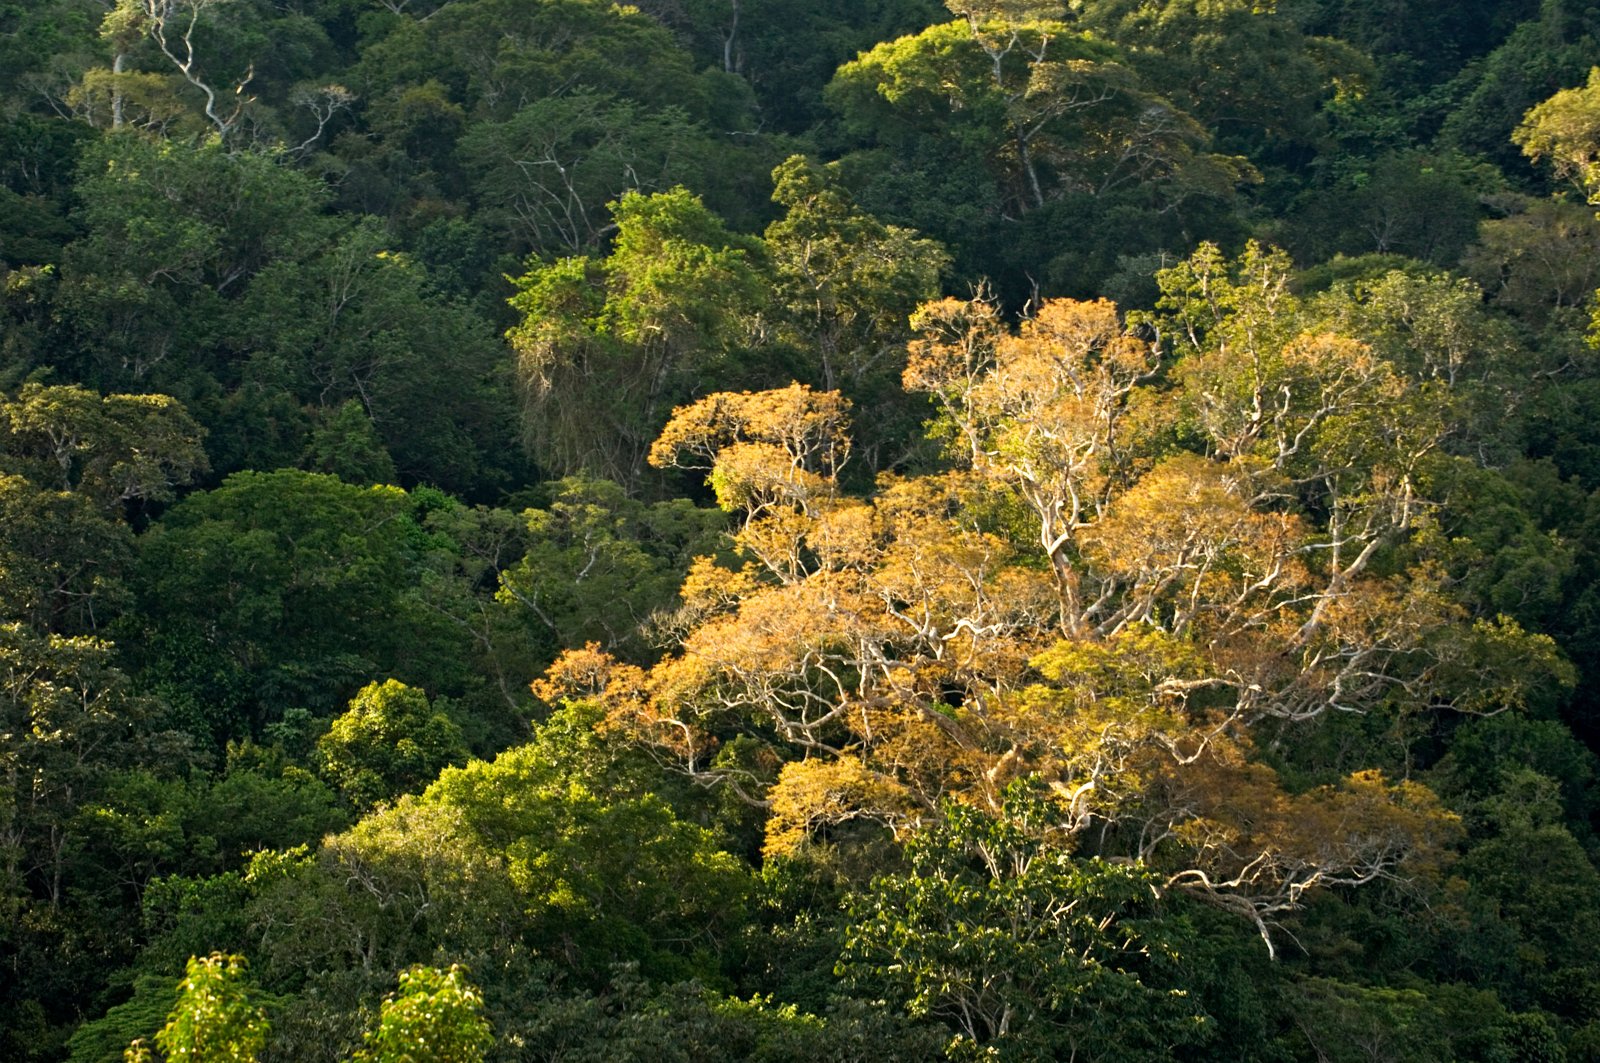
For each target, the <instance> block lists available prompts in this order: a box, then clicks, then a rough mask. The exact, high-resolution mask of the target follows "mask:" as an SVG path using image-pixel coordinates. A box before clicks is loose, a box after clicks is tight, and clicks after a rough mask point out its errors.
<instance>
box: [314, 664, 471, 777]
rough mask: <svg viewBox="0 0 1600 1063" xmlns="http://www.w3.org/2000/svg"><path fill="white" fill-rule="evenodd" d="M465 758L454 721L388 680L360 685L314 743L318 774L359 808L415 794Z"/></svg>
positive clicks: (420, 694) (419, 694) (417, 692)
mask: <svg viewBox="0 0 1600 1063" xmlns="http://www.w3.org/2000/svg"><path fill="white" fill-rule="evenodd" d="M466 756H467V747H466V745H465V744H464V743H463V742H462V740H461V728H460V727H458V726H457V725H456V723H455V721H454V720H452V719H450V717H449V716H448V715H447V714H445V713H444V712H442V711H440V710H438V709H436V708H435V707H433V706H431V705H429V704H428V698H427V695H426V694H424V693H423V692H422V691H420V690H416V689H413V688H412V687H408V686H406V685H405V684H404V683H399V682H396V681H395V680H393V679H389V680H385V681H384V682H383V683H381V684H380V683H369V684H368V685H367V686H365V687H363V688H362V689H361V691H360V692H359V693H357V694H356V696H355V697H354V698H353V699H351V702H350V710H349V711H348V712H346V713H345V714H344V715H342V716H337V717H335V718H334V721H333V725H332V727H331V728H330V729H329V730H328V733H327V734H325V735H323V736H322V737H321V738H319V739H318V740H317V757H318V759H319V760H320V762H321V768H322V773H323V775H324V776H326V777H327V778H329V779H331V780H332V781H333V784H334V785H335V786H336V787H338V789H339V790H340V792H342V793H343V794H344V795H345V797H346V798H347V799H349V800H350V801H351V802H352V803H354V804H355V805H356V806H357V807H359V808H370V807H371V806H372V805H375V804H377V803H378V802H380V801H388V800H390V799H392V798H394V797H397V796H399V795H400V794H402V793H410V792H414V791H417V790H420V789H422V787H424V786H426V785H427V784H428V783H430V782H432V781H433V780H434V779H435V778H436V777H437V776H438V774H439V772H440V770H441V769H443V768H445V767H448V766H449V765H451V764H459V763H461V762H463V761H465V760H466Z"/></svg>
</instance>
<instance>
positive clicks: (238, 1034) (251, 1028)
mask: <svg viewBox="0 0 1600 1063" xmlns="http://www.w3.org/2000/svg"><path fill="white" fill-rule="evenodd" d="M246 968H247V964H246V963H245V960H244V957H242V956H225V955H223V954H222V953H219V952H214V953H212V954H211V955H210V956H207V957H206V958H205V959H200V958H199V957H194V956H191V957H190V958H189V965H188V974H187V975H186V976H185V978H184V980H183V981H182V982H181V983H180V984H179V986H178V1003H177V1004H176V1005H174V1006H173V1009H172V1014H171V1015H170V1016H168V1018H167V1025H166V1026H164V1027H163V1028H162V1030H161V1032H160V1033H158V1034H156V1044H157V1045H159V1046H160V1047H161V1051H162V1052H163V1053H164V1056H165V1059H166V1060H167V1063H255V1059H256V1054H257V1053H258V1052H260V1051H261V1049H262V1048H263V1047H264V1046H265V1045H266V1043H267V1032H268V1029H269V1027H268V1023H267V1016H266V1012H265V1011H264V1010H263V1009H262V1008H261V1006H260V1005H259V1004H257V1003H256V1002H255V1001H254V1000H253V999H252V998H251V992H250V990H249V989H248V988H247V987H246V985H245V984H244V975H245V971H246ZM125 1058H126V1059H127V1060H128V1063H155V1058H156V1057H155V1056H154V1055H152V1054H151V1052H150V1048H149V1046H148V1045H146V1044H144V1043H143V1041H142V1040H140V1041H135V1042H134V1043H133V1045H131V1046H130V1047H129V1048H128V1051H127V1054H126V1057H125Z"/></svg>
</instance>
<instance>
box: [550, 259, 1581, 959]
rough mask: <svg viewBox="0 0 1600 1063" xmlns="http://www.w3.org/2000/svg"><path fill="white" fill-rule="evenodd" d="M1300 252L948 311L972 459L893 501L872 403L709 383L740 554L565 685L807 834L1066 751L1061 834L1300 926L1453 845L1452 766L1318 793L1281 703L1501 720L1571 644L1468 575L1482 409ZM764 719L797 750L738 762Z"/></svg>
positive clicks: (673, 446) (936, 389) (585, 657)
mask: <svg viewBox="0 0 1600 1063" xmlns="http://www.w3.org/2000/svg"><path fill="white" fill-rule="evenodd" d="M1286 268H1287V267H1286V263H1284V262H1283V261H1282V260H1281V259H1280V258H1277V257H1275V256H1273V255H1272V254H1271V253H1270V252H1266V251H1262V250H1261V249H1258V248H1252V250H1251V252H1249V253H1248V254H1247V256H1246V258H1245V259H1244V260H1241V262H1240V263H1238V264H1236V265H1229V264H1227V263H1224V262H1223V261H1222V259H1221V258H1220V256H1217V255H1215V254H1214V253H1213V252H1211V251H1209V250H1207V251H1203V252H1201V254H1200V255H1198V256H1196V258H1195V259H1194V260H1191V262H1189V263H1186V264H1185V265H1184V266H1182V267H1180V268H1178V269H1177V270H1174V271H1170V272H1169V274H1168V275H1166V276H1165V277H1164V282H1165V283H1166V286H1167V288H1168V292H1169V296H1168V299H1167V300H1166V301H1165V302H1164V304H1163V305H1164V308H1165V309H1166V310H1167V311H1169V312H1168V313H1167V314H1165V315H1164V316H1162V317H1159V318H1157V317H1152V318H1150V319H1149V320H1147V321H1144V322H1142V323H1141V324H1140V327H1139V329H1138V330H1137V331H1132V330H1130V329H1128V328H1127V327H1126V326H1125V324H1124V322H1123V321H1122V319H1121V318H1120V316H1119V314H1118V312H1117V310H1116V308H1115V307H1114V306H1112V305H1111V304H1110V303H1107V302H1104V301H1098V302H1074V301H1070V300H1052V301H1047V302H1045V303H1044V304H1042V305H1041V306H1039V307H1038V308H1037V310H1036V312H1035V313H1033V314H1032V315H1031V316H1029V317H1027V318H1026V319H1024V320H1023V321H1022V322H1021V323H1020V324H1019V325H1018V326H1016V327H1014V328H1013V327H1009V326H1008V325H1007V323H1006V322H1005V321H1004V319H1003V317H1002V315H1001V313H1000V311H999V309H998V308H997V307H996V306H995V305H993V304H992V303H991V302H989V301H987V300H985V299H983V298H981V297H980V298H976V299H973V300H968V301H959V300H953V299H946V300H943V301H938V302H933V303H929V304H926V305H924V306H923V307H922V308H921V309H920V311H919V312H918V314H917V316H916V318H915V319H914V325H915V327H916V328H917V330H918V338H917V339H916V340H915V341H914V342H913V343H912V344H911V346H910V350H909V359H908V367H907V369H906V373H905V383H906V386H907V387H908V389H911V390H914V391H920V392H925V393H927V394H929V395H931V396H932V398H933V401H934V404H935V406H936V408H937V410H938V411H939V412H938V417H937V419H936V421H935V423H934V425H933V429H934V431H935V433H936V434H937V435H939V436H940V437H942V438H943V439H944V440H945V441H946V443H947V445H948V452H949V454H950V455H951V457H952V459H953V460H952V467H951V468H950V469H949V470H947V471H945V472H942V473H938V474H933V475H924V476H917V477H896V476H890V475H885V476H882V477H880V478H879V479H878V481H877V484H876V486H875V488H874V489H873V490H872V491H870V492H868V493H867V494H866V495H865V496H864V497H858V496H855V495H852V494H849V493H846V492H845V491H844V490H843V489H842V487H841V485H840V480H839V472H840V469H841V468H842V467H843V465H844V464H845V461H846V459H847V458H848V455H849V445H848V437H847V434H846V423H845V421H846V415H847V412H848V411H847V410H846V409H845V404H844V403H843V401H842V400H841V399H840V398H838V397H837V396H836V395H833V394H829V393H818V392H814V391H811V390H809V389H807V388H804V387H800V386H794V387H790V388H786V389H781V390H776V391H768V392H761V393H755V394H750V393H743V394H720V395H712V396H709V397H707V398H705V399H702V400H700V401H699V402H696V403H694V404H692V405H690V406H685V407H682V408H680V409H678V410H677V411H676V413H675V414H674V416H673V418H672V420H671V422H670V423H669V424H668V426H667V428H666V430H665V432H664V433H663V434H662V436H661V437H660V439H659V440H658V441H657V443H656V444H655V447H654V448H653V449H652V451H651V454H650V460H651V461H652V462H653V463H654V464H656V465H658V466H678V467H690V468H705V469H707V470H708V472H709V477H710V482H711V484H712V485H713V487H714V489H715V491H716V496H717V499H718V501H719V503H720V504H721V505H722V506H723V507H724V508H725V509H728V510H729V511H731V512H733V513H734V514H736V515H737V516H738V518H739V524H738V527H737V531H736V532H735V533H734V534H733V539H734V545H735V546H736V548H737V552H738V555H739V556H740V558H741V561H740V562H739V563H738V564H734V565H730V564H727V563H721V564H719V563H716V562H713V561H712V560H711V559H702V560H701V561H700V562H699V563H697V564H696V566H695V567H694V570H693V572H692V573H691V575H690V578H689V581H688V583H687V584H686V586H685V589H684V594H683V604H682V607H681V609H680V611H679V612H678V613H677V614H675V615H673V616H669V617H663V618H659V621H658V625H657V626H658V630H659V631H660V632H662V633H664V634H665V635H667V636H668V637H670V639H671V640H672V642H673V644H674V651H673V652H672V653H670V654H669V655H668V657H667V658H666V659H665V660H664V661H662V663H660V664H659V665H657V666H655V667H654V668H653V669H651V670H649V671H647V672H645V671H640V670H638V669H633V668H627V667H624V666H621V665H617V664H615V663H614V662H607V661H605V660H604V659H603V658H602V657H600V656H597V655H596V654H595V653H594V652H593V651H592V650H589V651H582V652H580V653H577V654H574V655H572V656H570V657H569V658H567V659H566V660H564V661H563V662H559V663H558V664H557V666H556V668H555V669H554V670H553V671H552V673H551V677H550V678H549V679H548V680H547V682H546V683H545V684H544V686H543V688H542V690H541V693H542V695H543V696H545V697H556V696H561V695H563V694H566V695H568V696H580V695H581V696H585V697H593V698H596V699H597V700H599V701H601V702H602V703H604V704H605V705H607V706H608V709H609V717H608V720H609V726H611V727H613V728H616V729H618V730H621V731H624V732H626V733H628V734H631V735H632V736H633V737H635V738H636V739H637V740H638V741H640V742H643V743H646V744H648V745H650V746H652V747H654V748H655V749H657V750H658V751H659V752H660V753H662V754H663V755H665V756H667V757H670V758H673V759H675V760H676V761H677V762H678V763H679V764H680V765H681V767H682V768H683V769H684V770H686V771H688V772H690V773H691V774H694V775H695V776H697V777H699V778H700V779H701V780H702V781H707V782H711V781H716V780H722V781H726V782H728V783H729V784H730V785H734V786H736V787H737V788H738V789H739V792H740V793H743V794H745V795H746V796H748V797H751V798H752V799H754V800H757V801H759V802H762V803H764V804H765V806H766V807H767V808H768V809H769V819H768V832H767V852H768V854H769V855H772V856H776V855H782V854H786V853H791V852H794V851H796V850H797V849H799V848H801V847H803V846H804V845H805V844H806V843H807V841H808V839H811V838H814V837H817V836H818V835H819V834H824V835H825V834H826V833H827V832H828V831H829V830H830V829H831V828H834V827H836V826H837V825H838V824H841V823H844V822H847V821H855V820H863V819H867V820H875V821H878V822H880V823H882V824H884V825H886V826H887V827H889V828H891V829H893V830H895V831H897V832H901V831H905V830H911V829H915V828H916V827H917V826H918V825H920V824H922V823H924V822H927V821H928V820H929V819H930V818H933V817H935V816H936V815H937V810H938V808H939V803H940V801H941V800H943V799H946V798H955V799H957V800H959V801H963V802H968V803H973V804H977V805H981V806H985V807H988V808H998V807H999V802H1000V799H1001V794H1002V791H1003V790H1004V788H1005V786H1006V785H1007V783H1009V782H1010V781H1012V780H1014V779H1016V778H1019V777H1023V776H1032V777H1036V778H1038V779H1040V780H1042V781H1043V782H1044V784H1046V786H1047V788H1048V790H1049V791H1050V792H1051V793H1052V794H1053V795H1054V800H1055V807H1056V809H1057V814H1058V815H1059V817H1060V822H1061V825H1062V826H1064V827H1065V829H1064V830H1062V831H1061V832H1059V837H1060V838H1061V839H1063V841H1062V843H1061V844H1065V845H1068V846H1071V847H1073V848H1075V849H1077V850H1078V851H1079V852H1081V853H1083V854H1085V855H1098V856H1105V857H1116V858H1122V859H1132V860H1135V861H1140V862H1143V863H1145V864H1146V865H1148V866H1150V867H1152V868H1155V869H1157V870H1159V871H1160V872H1161V875H1162V881H1164V882H1165V884H1166V887H1167V888H1170V889H1182V890H1186V891H1189V892H1192V893H1195V894H1198V895H1200V896H1201V897H1203V898H1205V899H1207V900H1209V901H1211V902H1212V903H1215V904H1217V905H1219V906H1221V907H1224V908H1226V909H1229V910H1232V911H1235V912H1238V913H1240V914H1241V915H1244V916H1246V917H1248V918H1249V919H1252V920H1253V921H1254V922H1255V923H1256V925H1257V926H1258V928H1259V929H1260V930H1261V932H1262V935H1263V937H1264V938H1267V940H1268V945H1269V947H1270V945H1271V940H1270V936H1269V930H1270V927H1271V925H1272V922H1273V919H1274V917H1275V916H1276V915H1277V914H1279V913H1282V912H1284V911H1286V910H1289V909H1291V908H1293V907H1295V906H1296V905H1297V904H1298V903H1299V902H1300V901H1301V899H1302V898H1303V897H1304V896H1305V894H1306V893H1307V891H1309V890H1312V889H1315V888H1317V887H1319V886H1324V885H1329V884H1341V883H1342V884H1352V883H1360V882H1365V881H1369V880H1372V879H1375V878H1379V877H1385V876H1391V875H1395V874H1399V873H1401V872H1402V871H1404V870H1406V869H1412V870H1415V869H1420V868H1425V867H1427V866H1429V865H1430V863H1431V862H1432V861H1433V860H1434V859H1435V858H1436V855H1437V853H1438V851H1439V850H1440V848H1441V846H1442V845H1443V844H1444V843H1445V842H1447V841H1448V840H1449V839H1450V838H1451V837H1452V836H1453V835H1454V834H1455V832H1456V831H1457V823H1456V820H1455V818H1454V816H1453V815H1452V814H1450V813H1449V812H1448V811H1446V810H1445V809H1444V808H1443V807H1442V806H1441V805H1440V804H1439V802H1438V801H1437V800H1436V799H1435V797H1434V796H1433V795H1432V794H1431V793H1430V792H1429V791H1428V790H1427V789H1426V788H1425V787H1423V786H1421V785H1419V784H1416V783H1414V782H1410V781H1406V780H1392V779H1387V778H1385V777H1383V776H1382V775H1381V774H1379V773H1377V772H1375V771H1360V770H1358V771H1355V772H1353V773H1351V774H1348V775H1347V776H1346V777H1344V778H1342V779H1334V778H1330V779H1329V780H1327V781H1326V782H1325V784H1324V785H1320V786H1316V787H1314V788H1312V789H1309V790H1306V789H1301V790H1298V791H1297V790H1293V789H1291V788H1289V787H1287V786H1286V785H1285V784H1284V782H1283V781H1282V780H1281V779H1280V778H1279V776H1278V774H1277V773H1276V772H1275V771H1274V770H1273V768H1272V767H1270V766H1269V765H1268V764H1267V763H1266V762H1265V761H1264V759H1263V758H1262V757H1261V756H1260V755H1259V754H1258V742H1259V740H1260V739H1261V738H1262V736H1263V731H1264V730H1266V729H1270V731H1271V733H1272V734H1273V736H1274V737H1275V739H1281V738H1282V737H1283V736H1284V735H1286V734H1288V733H1289V732H1290V730H1292V729H1293V728H1294V727H1297V726H1303V725H1305V724H1307V723H1309V722H1310V721H1314V720H1315V719H1317V718H1318V717H1321V716H1323V715H1325V714H1327V713H1340V712H1355V713H1373V712H1407V711H1421V710H1424V709H1430V708H1437V707H1443V706H1451V705H1455V706H1458V707H1462V708H1468V709H1471V710H1473V711H1496V710H1498V709H1501V708H1506V707H1514V706H1515V705H1516V703H1517V702H1518V700H1519V698H1520V697H1521V696H1522V693H1521V692H1522V691H1523V690H1524V689H1526V685H1527V684H1528V683H1529V682H1533V681H1539V680H1538V679H1537V678H1535V679H1530V676H1534V677H1538V676H1543V677H1545V678H1548V679H1550V681H1553V682H1559V681H1561V679H1562V677H1563V674H1564V673H1563V667H1564V666H1563V665H1562V664H1561V662H1560V661H1559V658H1558V655H1556V653H1555V652H1554V650H1553V647H1552V646H1551V645H1550V644H1549V643H1548V641H1547V640H1544V639H1542V638H1540V637H1534V636H1530V635H1527V634H1525V633H1523V632H1522V631H1521V630H1520V629H1518V628H1516V627H1515V625H1514V624H1511V623H1510V622H1509V621H1503V622H1500V623H1498V624H1486V623H1484V622H1482V621H1479V622H1477V623H1476V624H1474V623H1473V622H1472V621H1471V620H1470V619H1469V618H1468V617H1467V616H1466V615H1465V613H1464V612H1463V610H1462V609H1461V608H1460V607H1459V606H1458V605H1456V604H1455V603H1454V602H1453V601H1452V600H1451V598H1450V596H1449V594H1448V592H1447V588H1446V587H1445V586H1444V585H1443V580H1442V577H1441V576H1440V574H1439V566H1438V564H1437V563H1435V562H1434V561H1432V560H1431V559H1430V554H1429V547H1428V543H1429V533H1430V530H1431V523H1430V520H1429V514H1430V512H1431V510H1432V508H1433V507H1432V505H1431V503H1430V502H1429V500H1428V497H1427V484H1428V482H1429V479H1428V469H1429V463H1430V461H1432V460H1434V458H1435V457H1436V456H1437V455H1438V453H1439V450H1440V447H1441V441H1442V440H1444V439H1445V438H1446V437H1447V435H1448V431H1449V426H1448V424H1447V418H1446V415H1445V412H1444V411H1445V410H1446V409H1447V408H1448V406H1447V404H1446V403H1444V402H1442V401H1441V396H1440V394H1438V393H1435V392H1433V391H1430V390H1429V388H1431V387H1433V386H1434V385H1432V384H1425V383H1423V382H1421V381H1420V380H1414V379H1412V378H1410V377H1408V376H1407V375H1405V374H1404V373H1402V372H1400V371H1398V370H1397V369H1396V368H1395V367H1393V366H1391V365H1390V364H1389V363H1387V362H1386V361H1384V360H1383V359H1381V358H1379V357H1378V356H1377V355H1376V354H1375V353H1374V352H1373V351H1372V350H1371V349H1370V348H1369V347H1368V346H1367V345H1365V344H1363V343H1361V342H1358V341H1357V340H1355V339H1351V338H1349V337H1346V336H1342V335H1338V334H1335V333H1332V332H1328V331H1320V330H1318V329H1317V328H1316V327H1315V326H1316V322H1315V321H1314V320H1313V319H1312V318H1311V317H1310V315H1308V314H1307V313H1304V312H1302V311H1303V308H1300V307H1299V306H1298V304H1294V303H1293V300H1292V298H1291V297H1290V296H1289V295H1288V294H1287V292H1286V290H1285V289H1284V288H1283V286H1282V285H1281V283H1280V282H1281V276H1282V274H1283V273H1284V271H1285V270H1286ZM1275 300H1282V301H1283V302H1282V305H1276V304H1275V302H1274V301H1275ZM1291 304H1293V305H1291ZM1208 305H1209V307H1210V309H1209V310H1207V309H1206V307H1207V306H1208ZM1208 314H1209V315H1211V316H1210V317H1207V315H1208ZM1510 645H1515V646H1516V647H1517V651H1516V653H1514V654H1506V653H1504V652H1500V651H1503V650H1504V649H1505V648H1506V647H1508V646H1510ZM1490 651H1492V652H1490ZM1510 661H1516V663H1515V664H1514V665H1510V666H1509V667H1508V666H1507V663H1506V662H1510ZM1496 662H1499V663H1496ZM1551 677H1553V678H1551ZM736 736H747V738H748V737H754V738H756V739H757V740H759V741H762V742H764V743H766V745H767V747H768V748H770V749H772V750H774V751H776V752H777V754H778V757H777V758H776V759H778V760H779V762H782V763H783V766H782V768H781V771H774V772H769V773H767V774H766V775H764V776H763V775H761V773H759V772H756V771H752V770H751V769H750V768H749V767H748V763H747V761H736V758H733V757H731V756H721V755H719V753H720V751H723V750H725V749H728V748H730V740H731V739H733V738H734V737H736Z"/></svg>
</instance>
